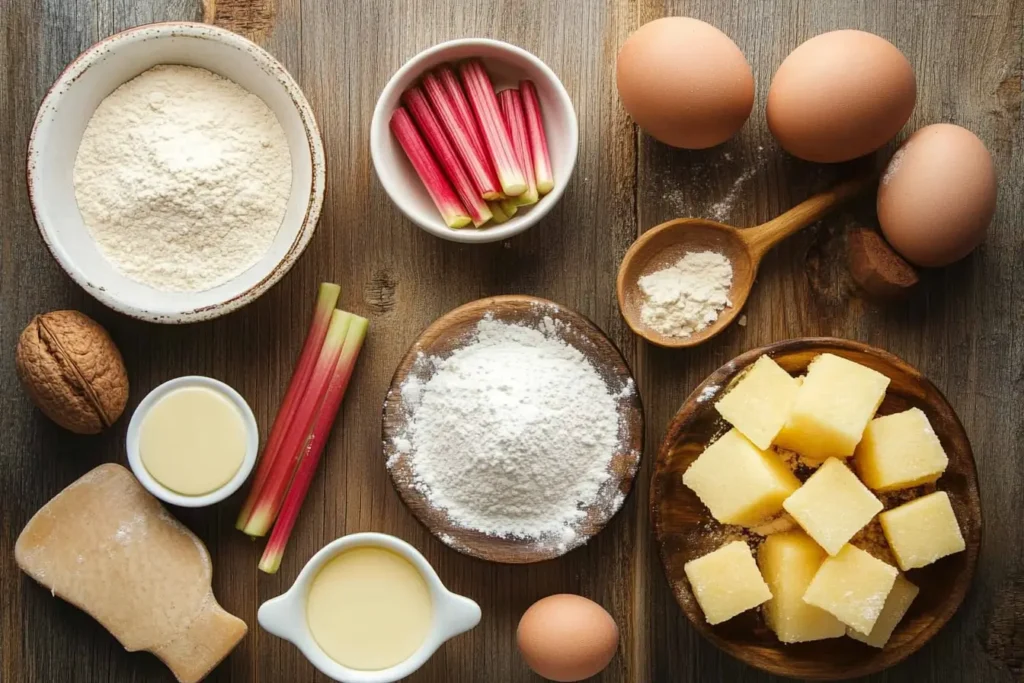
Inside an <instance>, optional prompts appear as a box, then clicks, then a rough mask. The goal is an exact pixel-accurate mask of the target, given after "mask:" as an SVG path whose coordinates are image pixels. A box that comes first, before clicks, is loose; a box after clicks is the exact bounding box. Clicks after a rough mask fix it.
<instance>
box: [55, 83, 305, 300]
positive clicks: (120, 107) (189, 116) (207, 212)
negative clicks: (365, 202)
mask: <svg viewBox="0 0 1024 683" xmlns="http://www.w3.org/2000/svg"><path fill="white" fill-rule="evenodd" d="M291 183H292V166H291V156H290V152H289V149H288V142H287V140H286V139H285V135H284V130H283V129H282V128H281V124H280V123H279V122H278V120H277V117H276V116H274V113H273V112H272V111H270V109H269V108H268V107H267V105H266V104H264V102H263V100H261V99H260V98H259V97H257V96H256V95H253V94H252V93H250V92H248V91H247V90H245V89H243V88H241V87H240V86H238V85H236V84H235V83H233V82H231V81H229V80H227V79H225V78H221V77H220V76H217V75H215V74H213V73H211V72H209V71H207V70H205V69H197V68H193V67H187V66H177V65H161V66H155V67H153V68H152V69H149V70H148V71H145V72H144V73H142V74H140V75H139V76H138V77H136V78H134V79H132V80H131V81H128V82H127V83H125V84H124V85H122V86H121V87H119V88H118V89H117V90H115V91H114V92H112V93H111V94H110V95H109V96H108V97H107V98H106V99H104V100H103V102H101V103H100V105H99V107H97V108H96V112H95V113H94V114H93V116H92V119H91V120H90V121H89V125H88V126H87V127H86V129H85V134H84V135H83V137H82V143H81V145H80V147H79V149H78V156H77V158H76V159H75V169H74V184H75V198H76V199H77V201H78V208H79V211H81V213H82V219H83V220H84V222H85V225H86V227H87V228H88V229H89V232H90V233H91V234H92V236H93V238H94V239H95V240H96V243H97V244H98V246H99V248H100V251H101V252H102V253H103V255H104V256H105V257H106V258H107V259H108V260H109V261H110V262H111V263H112V264H113V265H114V266H115V267H116V268H117V269H118V270H120V271H121V272H122V273H123V274H124V275H126V276H127V277H129V278H131V279H132V280H135V281H137V282H142V283H145V284H148V285H150V286H152V287H154V288H156V289H160V290H165V291H186V292H196V291H203V290H206V289H210V288H212V287H216V286H217V285H219V284H222V283H224V282H227V281H228V280H230V279H232V278H233V277H235V276H236V275H238V274H240V273H242V272H244V271H245V270H247V269H248V268H249V267H251V266H252V265H253V264H255V263H256V262H257V261H259V260H260V258H262V257H263V255H264V254H265V253H266V251H267V249H268V248H269V247H270V244H271V243H272V242H273V240H274V236H275V235H276V234H277V231H278V228H280V226H281V220H282V219H283V218H284V212H285V206H286V205H287V203H288V195H289V193H290V190H291Z"/></svg>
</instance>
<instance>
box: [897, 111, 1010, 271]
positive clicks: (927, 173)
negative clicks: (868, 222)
mask: <svg viewBox="0 0 1024 683" xmlns="http://www.w3.org/2000/svg"><path fill="white" fill-rule="evenodd" d="M995 210H996V173H995V168H994V167H993V165H992V155H991V154H989V151H988V149H986V148H985V143H983V142H982V141H981V140H979V139H978V136H976V135H975V134H974V133H972V132H971V131H969V130H967V129H966V128H961V127H960V126H954V125H952V124H948V123H937V124H935V125H932V126H926V127H924V128H922V129H921V130H919V131H917V132H916V133H914V134H913V135H911V136H910V137H909V138H908V139H907V141H906V142H905V143H903V146H902V147H900V148H899V150H897V151H896V154H894V155H893V157H892V159H891V160H890V161H889V166H888V167H887V168H886V170H885V173H884V174H883V175H882V182H881V183H880V184H879V186H878V222H879V224H880V225H881V227H882V233H883V234H884V235H885V238H886V239H887V240H889V244H891V245H892V246H893V248H894V249H895V250H896V251H898V252H899V253H900V254H902V255H903V257H904V258H906V259H907V260H908V261H910V262H911V263H916V264H917V265H919V266H926V267H938V266H945V265H948V264H950V263H952V262H954V261H958V260H960V259H962V258H963V257H964V256H966V255H967V254H969V253H970V252H971V251H973V250H974V248H975V247H977V246H978V244H980V243H981V241H982V240H983V239H985V231H986V230H987V229H988V226H989V223H991V222H992V216H993V215H994V214H995Z"/></svg>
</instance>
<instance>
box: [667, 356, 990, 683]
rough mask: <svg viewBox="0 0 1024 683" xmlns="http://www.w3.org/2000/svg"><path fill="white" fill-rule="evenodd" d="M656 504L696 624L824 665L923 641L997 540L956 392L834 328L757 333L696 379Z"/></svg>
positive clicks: (867, 668) (764, 659)
mask: <svg viewBox="0 0 1024 683" xmlns="http://www.w3.org/2000/svg"><path fill="white" fill-rule="evenodd" d="M651 519H652V522H653V525H654V531H655V536H656V538H657V544H658V548H659V552H660V554H661V559H662V562H663V563H664V565H665V572H666V574H667V576H668V580H669V583H670V584H671V587H672V590H673V592H674V594H675V597H676V599H677V600H678V602H679V604H680V605H681V606H682V608H683V610H684V611H685V612H686V614H687V616H688V617H689V618H690V621H691V622H692V623H693V625H694V626H695V627H696V628H697V630H699V631H700V632H701V633H702V634H703V635H704V636H705V637H707V638H708V639H709V640H711V641H712V642H714V643H715V644H716V645H717V646H718V647H720V648H722V649H723V650H725V651H726V652H728V653H729V654H730V655H732V656H734V657H736V658H738V659H740V660H742V661H744V662H746V663H747V664H749V665H751V666H755V667H757V668H759V669H763V670H765V671H769V672H771V673H775V674H780V675H783V676H791V677H796V678H803V679H814V680H838V679H846V678H853V677H857V676H865V675H868V674H872V673H875V672H878V671H881V670H882V669H885V668H887V667H889V666H892V665H893V664H896V663H897V662H900V661H902V660H903V659H905V658H906V657H908V656H909V655H910V654H912V653H913V652H915V651H916V650H918V649H919V648H920V647H921V646H922V645H924V644H925V642H927V641H928V639H929V638H931V637H932V636H933V635H935V633H936V632H938V630H939V629H940V628H942V626H943V625H944V624H945V623H946V622H947V621H949V619H950V618H951V617H952V616H953V614H954V613H955V612H956V610H957V608H958V607H959V606H960V603H961V602H962V601H963V599H964V596H965V595H966V594H967V591H968V588H969V587H970V584H971V579H972V577H973V574H974V569H975V565H976V564H977V559H978V551H979V548H980V545H981V504H980V500H979V494H978V476H977V471H976V469H975V465H974V457H973V455H972V453H971V446H970V443H969V441H968V439H967V434H966V433H965V432H964V428H963V426H962V425H961V424H960V420H959V419H958V418H957V416H956V413H955V412H954V410H953V408H952V407H951V406H950V405H949V403H948V402H947V401H946V399H945V397H943V395H942V394H941V393H940V392H939V390H938V389H936V388H935V386H934V385H933V384H932V383H931V382H929V381H928V380H927V379H925V378H924V377H923V376H922V375H921V373H920V372H918V371H917V370H915V369H914V368H912V367H910V366H909V365H908V364H906V363H905V362H903V361H902V360H900V359H899V358H897V357H895V356H893V355H891V354H889V353H887V352H885V351H881V350H879V349H875V348H872V347H870V346H867V345H865V344H861V343H858V342H854V341H848V340H843V339H832V338H807V339H794V340H790V341H784V342H779V343H776V344H772V345H770V346H767V347H764V348H760V349H754V350H752V351H749V352H747V353H745V354H743V355H741V356H739V357H738V358H736V359H734V360H733V361H731V362H730V363H728V364H726V365H725V366H723V367H722V368H720V369H719V370H718V371H717V372H715V373H714V374H712V375H711V376H710V377H709V378H708V379H707V380H706V381H705V382H704V383H703V384H701V385H700V386H699V387H697V389H696V390H695V391H694V392H693V393H692V394H691V395H690V397H689V398H688V399H687V400H686V403H685V404H684V405H683V407H682V408H681V409H680V411H679V413H678V414H677V415H676V417H675V418H674V420H673V421H672V424H671V426H670V427H669V430H668V434H667V435H666V436H665V440H664V441H663V442H662V445H661V448H660V450H659V452H658V458H657V462H656V463H655V471H654V476H653V479H652V482H651Z"/></svg>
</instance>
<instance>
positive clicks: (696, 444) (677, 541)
mask: <svg viewBox="0 0 1024 683" xmlns="http://www.w3.org/2000/svg"><path fill="white" fill-rule="evenodd" d="M822 353H831V354H834V355H837V356H841V357H843V358H847V359H849V360H852V361H854V362H855V363H859V364H861V365H864V366H866V367H869V368H871V369H872V370H875V371H877V372H880V373H881V374H883V375H885V376H886V377H888V378H889V379H890V383H889V387H888V389H887V391H886V395H885V400H884V401H883V402H882V405H881V407H880V408H879V410H878V414H879V415H890V414H892V413H898V412H903V411H904V410H909V409H910V408H918V409H920V410H921V411H923V412H924V414H925V415H927V417H928V421H929V422H930V423H931V425H932V427H933V428H934V429H935V433H936V434H937V435H938V437H939V440H940V442H941V443H942V447H943V449H944V450H945V452H946V454H947V455H948V456H949V465H948V467H947V469H946V471H945V473H944V474H943V475H942V478H941V479H939V481H938V482H937V483H936V484H934V485H925V486H921V487H917V488H916V489H914V490H912V491H910V492H906V491H903V492H896V493H893V494H885V493H883V494H879V498H880V499H881V500H882V502H883V504H884V505H885V508H886V509H891V508H893V507H896V506H898V505H900V504H902V503H905V502H907V501H908V500H909V499H910V495H914V494H916V495H914V497H917V496H919V495H925V494H927V493H931V492H933V491H935V490H936V488H937V489H938V490H940V491H945V492H946V493H947V494H948V495H949V499H950V502H951V503H952V505H953V510H954V511H955V514H956V517H957V521H958V523H959V525H960V529H961V533H962V534H963V536H964V540H965V543H966V550H965V552H963V553H959V554H957V555H953V556H951V557H947V558H943V559H942V560H939V561H938V562H936V563H934V564H932V565H929V566H928V567H923V568H920V569H915V570H911V571H910V572H908V574H907V578H909V579H910V581H911V582H912V583H914V585H916V586H917V587H918V588H920V589H921V592H920V593H919V594H918V596H917V597H916V598H915V599H914V603H913V605H912V606H911V608H910V611H909V612H908V613H907V615H906V616H905V617H904V618H903V620H902V621H901V622H900V623H899V625H898V626H897V628H896V630H895V631H894V632H893V635H892V637H891V639H890V640H889V643H888V644H887V645H886V647H885V648H884V649H882V650H877V649H875V648H872V647H870V646H867V645H865V644H863V643H859V642H857V641H855V640H853V639H850V638H836V639H830V640H824V641H818V642H812V643H798V644H789V645H786V644H783V643H780V642H779V640H778V639H777V638H776V637H775V635H774V634H773V633H772V632H771V631H770V630H769V629H768V627H767V625H766V624H765V622H764V619H763V618H762V616H761V613H760V612H759V611H757V610H754V611H748V612H745V613H744V614H742V615H739V616H737V617H736V618H733V619H730V620H729V621H727V622H725V623H722V624H719V625H717V626H709V625H708V623H707V621H706V620H705V619H704V613H703V611H702V610H701V608H700V606H699V605H698V604H697V601H696V598H695V597H694V595H693V592H692V591H691V589H690V583H689V581H688V580H687V579H686V574H685V571H684V566H685V564H686V563H687V562H689V561H691V560H695V559H697V558H698V557H702V556H704V555H706V554H708V553H710V552H712V551H714V550H717V549H718V548H720V547H721V546H722V545H724V544H725V543H726V542H728V541H731V540H737V539H738V540H743V541H745V542H747V543H748V544H749V545H750V546H751V549H752V550H755V553H756V548H757V546H759V545H760V541H761V540H763V537H760V536H758V535H756V534H753V533H750V532H747V531H745V530H742V529H740V528H739V527H735V526H727V525H722V524H719V523H718V522H716V521H715V519H714V517H712V516H711V513H710V512H709V511H708V509H707V507H706V506H705V505H704V504H703V503H701V501H700V499H699V498H698V497H697V495H696V494H695V493H694V492H693V491H691V490H690V489H689V488H687V487H686V486H684V485H683V481H682V475H683V473H684V472H685V471H686V470H687V469H688V468H689V467H690V465H691V464H692V463H693V461H694V460H696V459H697V457H699V456H700V454H701V453H703V452H704V449H705V448H706V447H707V446H708V444H710V443H711V442H712V441H714V440H715V439H716V438H718V436H720V435H721V434H722V433H723V432H724V431H725V430H726V429H728V425H727V424H726V422H725V421H724V420H723V419H722V418H721V416H720V415H719V414H718V411H717V410H716V409H715V403H716V402H717V401H718V400H719V399H721V398H722V397H723V396H724V395H725V394H726V393H727V392H728V391H729V390H730V389H731V388H732V387H733V386H734V385H735V383H736V382H737V380H738V379H739V378H740V377H741V375H742V374H743V373H744V372H745V371H746V370H747V369H748V368H749V367H750V365H751V364H753V363H754V362H755V361H756V360H757V359H758V358H760V357H761V356H762V355H768V356H770V357H771V358H772V359H774V360H775V362H777V363H778V364H779V365H780V366H782V368H783V369H784V370H786V371H787V372H789V373H791V374H793V375H800V374H804V373H805V372H806V370H807V366H808V365H809V364H810V362H811V361H812V360H814V359H815V358H816V357H817V356H818V355H820V354H822ZM810 474H811V472H809V471H798V472H797V475H798V476H800V477H801V478H802V479H806V477H807V476H809V475H810ZM650 506H651V529H652V531H653V532H654V536H655V538H656V539H657V543H658V554H659V555H660V557H661V561H662V564H664V566H665V573H666V575H667V577H668V579H669V583H670V584H671V587H672V592H673V594H674V595H675V597H676V600H677V601H678V602H679V604H680V606H681V607H682V608H683V611H685V612H686V615H687V617H689V619H690V622H691V623H692V624H693V626H694V627H695V628H696V629H697V630H698V631H700V632H701V633H702V634H703V635H704V636H705V637H706V638H708V639H709V640H711V641H712V642H714V643H716V644H717V645H719V647H721V648H722V649H724V650H726V651H727V652H729V653H731V654H732V655H734V656H735V657H737V658H739V659H741V660H743V661H745V662H747V663H749V664H751V665H752V666H756V667H758V668H760V669H764V670H766V671H772V672H775V673H778V674H781V675H785V676H791V677H793V678H808V679H814V680H843V679H848V678H854V677H858V676H864V675H868V674H872V673H876V672H878V671H882V670H883V669H886V668H887V667H889V666H892V665H893V664H896V663H898V662H900V661H903V660H904V659H906V658H907V657H909V656H910V655H912V654H913V653H914V652H916V651H917V650H918V649H920V648H921V647H922V646H923V645H924V644H925V643H927V642H928V640H929V639H930V638H931V637H932V636H934V635H935V634H936V633H937V632H938V631H939V629H941V628H942V627H943V626H945V624H946V623H947V622H948V621H949V620H950V618H951V617H952V616H953V615H954V614H955V613H956V611H957V609H958V608H959V607H960V604H961V602H963V599H964V596H965V595H966V594H967V591H968V589H969V588H970V586H971V581H972V579H973V578H974V572H975V567H976V565H977V562H978V553H979V551H980V547H981V539H982V513H981V501H980V497H979V493H978V474H977V470H976V468H975V463H974V455H973V453H972V452H971V444H970V442H969V440H968V438H967V434H966V433H965V432H964V428H963V425H961V424H960V420H959V419H957V416H956V412H955V411H954V410H953V407H952V406H950V405H949V403H948V402H947V401H946V399H945V397H944V396H943V395H942V393H941V392H940V391H939V390H938V389H936V388H935V385H933V384H932V383H931V382H930V381H928V379H927V378H925V377H922V376H921V374H920V373H919V372H918V371H917V370H915V369H914V368H912V367H910V366H909V365H907V364H906V363H904V362H903V361H902V360H900V359H899V358H896V357H895V356H893V355H892V354H890V353H886V352H885V351H882V350H880V349H876V348H873V347H871V346H868V345H867V344H862V343H860V342H855V341H849V340H841V339H829V338H814V337H811V338H806V339H791V340H787V341H782V342H776V343H774V344H769V345H768V346H765V347H761V348H756V349H751V350H750V351H747V352H745V353H743V354H741V355H740V356H738V357H736V358H734V359H732V360H730V361H729V362H728V363H726V364H725V365H723V366H722V367H721V368H719V369H718V370H716V371H715V372H713V373H712V374H711V375H710V376H709V377H708V378H707V379H706V380H705V381H704V382H702V383H701V384H700V385H698V386H697V387H696V388H695V389H694V390H693V392H692V393H691V394H690V396H689V397H688V398H687V399H686V401H685V402H684V403H683V406H682V407H681V408H680V409H679V412H678V413H677V414H676V416H675V417H674V418H673V419H672V423H671V424H670V425H669V428H668V431H667V433H666V434H665V438H664V440H663V441H662V442H661V445H660V446H659V447H658V455H657V458H656V460H655V463H654V472H653V474H652V478H651V499H650ZM880 538H881V528H880V525H878V524H877V523H872V524H869V525H868V526H867V527H865V529H864V530H863V531H861V532H859V533H858V535H857V536H855V537H854V539H853V540H852V541H851V543H853V544H854V545H857V546H858V547H862V548H864V549H865V550H869V551H872V552H874V553H875V554H876V555H878V556H879V558H880V559H882V560H884V561H886V562H889V563H890V564H894V558H892V557H891V556H890V555H889V553H888V548H885V546H884V541H881V542H880V541H879V540H878V539H880ZM879 548H881V550H884V551H885V554H884V555H882V554H880V553H879Z"/></svg>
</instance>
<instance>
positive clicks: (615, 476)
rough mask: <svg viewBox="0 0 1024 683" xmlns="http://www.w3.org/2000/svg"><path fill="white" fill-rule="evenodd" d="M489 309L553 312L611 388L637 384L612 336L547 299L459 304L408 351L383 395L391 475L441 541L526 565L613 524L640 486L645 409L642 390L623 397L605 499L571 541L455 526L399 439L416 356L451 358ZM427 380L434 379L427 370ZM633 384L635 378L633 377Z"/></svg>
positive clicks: (524, 316) (503, 316) (529, 321)
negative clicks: (416, 474) (419, 482)
mask: <svg viewBox="0 0 1024 683" xmlns="http://www.w3.org/2000/svg"><path fill="white" fill-rule="evenodd" d="M487 314H490V315H492V316H493V317H494V319H495V320H500V321H503V322H507V323H512V324H522V325H525V326H528V327H536V326H537V324H538V323H539V322H540V321H541V320H542V319H543V318H544V317H545V316H548V317H550V318H552V319H553V320H555V321H560V322H562V323H565V325H566V326H565V327H564V328H563V329H562V333H561V338H562V339H563V340H564V341H565V342H566V343H568V344H570V345H572V346H574V347H575V348H576V349H578V350H579V351H580V352H581V353H582V354H583V355H584V356H586V357H587V358H588V359H589V360H590V362H591V363H593V365H594V367H595V368H596V369H597V371H598V372H599V373H600V374H601V376H602V378H603V379H604V380H605V382H606V383H607V384H608V386H610V387H622V386H624V385H625V384H626V383H627V382H633V376H632V374H631V373H630V370H629V367H628V366H627V365H626V361H625V360H624V359H623V357H622V354H621V353H619V350H618V349H617V348H615V345H614V344H613V343H612V342H611V340H610V339H608V337H606V336H605V334H604V333H603V332H602V331H601V330H600V329H598V328H597V326H596V325H594V323H592V322H590V321H589V320H587V319H586V318H585V317H583V316H582V315H580V314H579V313H576V312H574V311H571V310H569V309H567V308H564V307H562V306H560V305H559V304H556V303H554V302H552V301H548V300H546V299H539V298H537V297H533V296H497V297H491V298H488V299H479V300H477V301H473V302H470V303H468V304H465V305H464V306H460V307H459V308H456V309H455V310H453V311H450V312H449V313H446V314H445V315H443V316H441V317H440V318H438V319H437V320H435V321H434V322H433V323H432V324H431V325H430V326H429V327H428V328H427V329H426V330H424V332H423V333H422V334H421V335H420V337H419V339H417V340H416V342H415V343H413V345H412V346H411V347H410V348H409V351H408V352H407V353H406V354H405V357H404V358H402V362H401V363H399V365H398V369H397V370H395V375H394V378H392V380H391V387H390V388H389V389H388V393H387V396H386V397H385V399H384V418H383V428H382V432H383V440H384V457H385V459H386V460H387V461H388V462H389V463H391V464H390V466H389V467H388V472H390V474H391V479H392V481H393V482H394V484H395V488H396V489H397V490H398V493H399V495H400V496H401V497H402V500H403V501H405V504H406V505H408V506H409V509H410V510H412V513H413V514H414V515H416V518H417V519H419V520H420V522H422V523H423V525H424V526H426V527H427V529H429V530H430V532H431V533H432V534H434V535H435V536H436V537H437V538H438V539H440V541H441V542H442V543H444V544H445V545H447V546H449V547H451V548H453V549H455V550H458V551H459V552H461V553H464V554H466V555H470V556H471V557H478V558H480V559H483V560H489V561H491V562H504V563H507V564H526V563H529V562H540V561H542V560H550V559H552V558H555V557H559V556H560V555H564V554H565V553H567V552H569V551H570V550H572V549H573V548H577V547H579V546H581V545H584V544H585V543H586V542H587V541H588V540H590V538H592V537H593V536H594V535H595V534H597V533H598V532H599V531H600V530H601V529H603V528H604V525H605V524H607V523H608V520H610V519H611V518H612V517H613V516H614V515H615V513H616V512H618V511H619V509H620V508H621V507H622V504H623V503H624V502H625V499H626V496H627V495H628V494H629V491H630V489H631V488H632V486H633V478H634V477H635V476H636V471H637V469H638V468H639V466H640V454H641V453H643V446H644V443H643V442H644V418H643V407H642V406H641V404H640V394H639V392H637V391H633V392H631V393H629V395H624V396H621V397H620V398H619V399H618V411H619V443H620V445H621V447H620V449H619V451H618V452H616V453H615V454H614V455H612V457H611V466H610V470H611V473H612V474H611V477H610V478H609V479H608V481H607V482H606V483H605V485H604V486H603V487H602V489H601V491H600V493H599V495H598V501H597V502H596V503H595V504H594V505H591V506H590V507H589V508H587V511H586V512H587V515H586V518H585V519H584V521H583V522H582V523H581V524H580V525H579V526H578V527H577V528H576V537H575V539H574V540H573V541H571V542H569V543H566V544H560V545H559V544H552V543H550V542H543V541H528V540H522V539H514V538H500V537H496V536H490V535H488V534H485V533H482V532H480V531H475V530H472V529H465V528H463V527H460V526H456V525H455V524H453V523H452V522H451V520H450V519H449V518H448V515H447V513H445V512H444V511H443V510H439V509H437V508H435V507H433V506H432V505H431V504H430V502H429V501H428V500H427V498H426V496H424V495H423V493H422V492H421V491H419V490H418V489H417V488H416V487H415V486H413V483H412V481H413V478H412V470H411V467H410V463H409V461H408V459H409V456H408V455H403V454H400V453H398V452H397V449H396V448H395V446H394V439H395V437H396V436H398V435H400V434H403V433H404V432H405V428H406V419H407V410H406V407H405V405H404V404H403V401H402V392H401V386H402V383H403V382H405V380H406V378H407V377H408V376H409V375H410V374H411V373H413V372H414V362H415V361H416V358H417V356H419V355H420V354H424V355H427V356H441V357H447V356H449V355H451V353H452V352H453V351H455V350H456V349H458V348H459V347H461V346H463V345H464V344H465V343H466V342H467V341H468V340H469V339H470V338H471V337H472V335H473V332H474V330H475V329H476V325H477V323H479V322H480V320H481V319H482V318H483V317H484V316H485V315H487ZM419 377H420V379H424V380H425V379H427V377H425V376H423V375H422V374H421V375H419ZM633 386H634V387H635V386H636V383H635V382H633Z"/></svg>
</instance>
